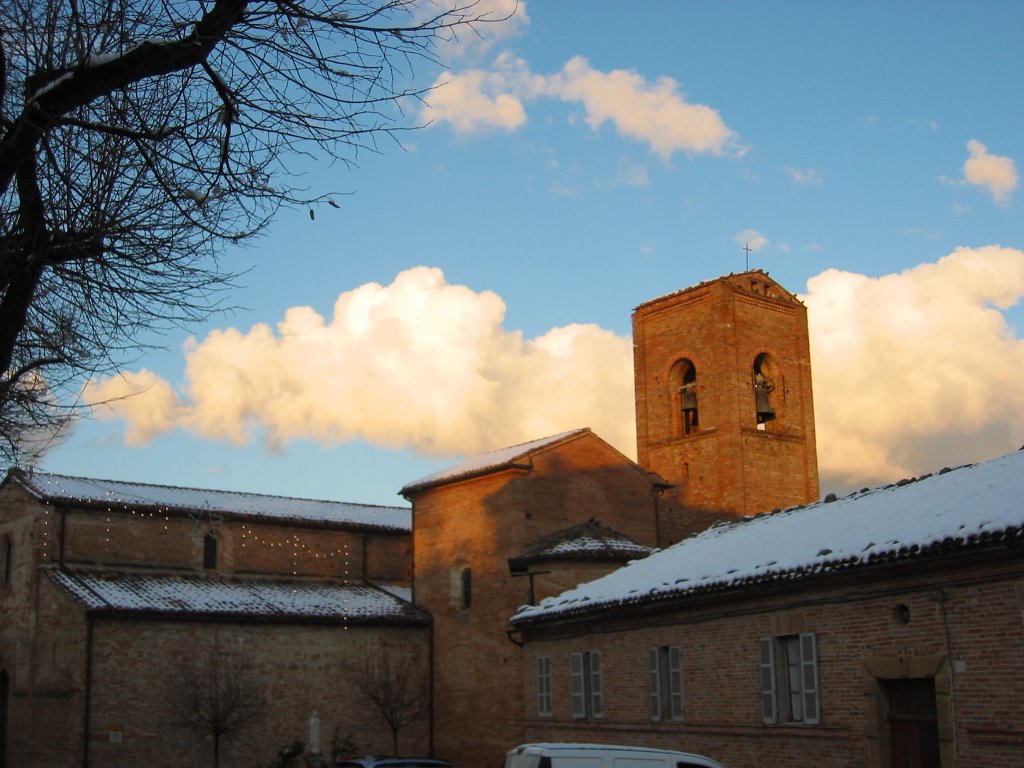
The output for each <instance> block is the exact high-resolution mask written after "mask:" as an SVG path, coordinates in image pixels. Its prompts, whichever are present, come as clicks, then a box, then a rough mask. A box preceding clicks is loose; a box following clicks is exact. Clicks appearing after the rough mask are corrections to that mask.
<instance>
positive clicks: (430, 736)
mask: <svg viewBox="0 0 1024 768" xmlns="http://www.w3.org/2000/svg"><path fill="white" fill-rule="evenodd" d="M429 643H430V653H429V654H427V658H428V659H430V670H429V675H430V706H429V707H428V708H427V709H428V712H427V740H428V743H427V754H428V755H430V756H431V757H433V755H434V711H435V710H436V709H437V701H436V700H435V698H436V697H435V694H434V669H435V666H436V665H435V664H434V621H433V618H431V621H430V635H429ZM86 768H88V766H86Z"/></svg>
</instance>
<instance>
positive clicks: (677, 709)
mask: <svg viewBox="0 0 1024 768" xmlns="http://www.w3.org/2000/svg"><path fill="white" fill-rule="evenodd" d="M647 666H648V676H649V679H650V704H651V720H654V721H659V720H669V719H671V720H682V719H683V649H682V647H680V646H678V645H666V646H662V647H660V648H651V649H649V650H648V655H647Z"/></svg>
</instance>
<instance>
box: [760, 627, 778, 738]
mask: <svg viewBox="0 0 1024 768" xmlns="http://www.w3.org/2000/svg"><path fill="white" fill-rule="evenodd" d="M759 645H760V652H761V719H762V720H764V722H765V723H768V724H769V725H771V724H773V723H776V722H778V713H777V711H776V706H775V639H774V638H771V637H762V638H761V640H760V641H759Z"/></svg>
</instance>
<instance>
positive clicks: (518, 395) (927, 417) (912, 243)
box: [40, 0, 1024, 504]
mask: <svg viewBox="0 0 1024 768" xmlns="http://www.w3.org/2000/svg"><path fill="white" fill-rule="evenodd" d="M493 4H495V5H496V6H500V5H501V4H502V3H501V0H493ZM629 8H630V7H629V6H626V5H623V4H621V3H614V4H613V3H605V2H557V3H552V2H548V3H540V2H528V3H520V6H519V11H518V12H517V14H516V15H515V16H514V17H513V19H512V20H511V21H509V22H506V23H503V24H501V25H492V26H489V27H487V28H485V29H484V30H482V34H483V35H484V38H483V39H482V40H478V39H476V38H474V37H472V36H467V37H465V39H464V40H463V41H462V42H461V44H460V45H450V46H445V47H444V48H443V49H442V51H441V53H442V56H443V58H444V61H445V63H446V65H447V69H446V70H445V71H443V72H442V71H438V70H430V69H425V68H421V69H420V70H419V71H418V73H417V74H418V77H419V79H420V81H421V83H422V84H424V85H429V84H431V83H437V85H438V87H437V89H436V90H435V91H434V92H433V94H432V95H431V96H430V97H429V98H428V102H429V103H428V106H427V107H423V106H422V105H420V104H416V103H411V104H409V105H407V106H406V120H407V122H409V123H417V122H424V123H425V122H428V121H429V126H428V127H426V128H423V129H422V130H417V131H412V132H410V133H408V134H406V135H405V136H404V137H403V143H404V146H403V147H399V146H397V145H394V144H391V143H389V142H388V141H386V140H385V141H384V142H383V143H382V144H381V145H380V152H379V153H377V154H374V153H372V152H362V153H360V155H359V156H358V158H357V163H358V166H357V167H356V168H354V169H348V168H344V167H341V166H340V165H336V166H334V167H329V166H327V165H326V164H323V163H312V164H309V167H308V171H306V173H307V175H306V177H305V180H306V182H307V183H308V185H309V186H310V187H311V188H312V189H315V190H319V191H332V190H333V191H337V192H341V193H347V192H351V193H353V194H350V195H344V196H339V197H338V198H336V199H337V200H338V202H339V203H340V206H341V207H340V208H339V209H338V210H334V209H331V210H327V209H324V210H323V211H321V212H320V214H319V215H318V216H317V219H316V221H310V219H309V217H308V215H307V213H306V212H305V211H285V212H283V213H282V214H281V215H280V216H279V217H278V219H277V220H276V222H275V224H274V226H273V227H272V228H271V229H270V231H269V233H268V234H267V235H266V236H265V237H263V238H262V239H261V240H259V241H258V242H257V243H255V244H254V245H253V246H251V247H249V248H243V249H234V250H231V251H229V252H228V253H227V254H226V255H225V259H224V264H225V266H226V267H227V268H229V269H237V270H239V271H241V270H248V271H247V272H246V274H245V275H244V276H243V277H242V278H241V279H240V281H239V283H240V286H239V288H238V289H237V291H235V293H234V294H233V295H232V297H231V300H232V302H233V303H235V304H237V305H239V306H240V307H242V308H244V309H240V310H238V311H236V312H234V313H232V314H230V315H228V316H220V317H215V318H213V319H212V320H211V321H210V322H209V323H207V324H206V325H204V326H202V327H197V328H194V329H191V332H190V333H186V332H181V333H178V334H169V335H167V336H165V337H163V338H161V339H157V340H156V341H157V343H159V344H161V345H163V346H164V347H165V349H164V350H162V351H159V350H158V351H155V352H153V353H152V354H147V356H146V357H145V358H143V359H140V360H138V361H137V362H136V363H134V364H132V365H129V366H126V368H125V371H124V373H125V377H124V378H117V379H110V380H106V379H104V380H98V381H96V382H94V384H93V387H92V388H91V389H89V390H87V395H92V396H96V395H97V394H100V395H103V396H109V395H111V394H122V393H124V392H127V391H142V394H140V395H139V396H138V397H135V398H131V399H129V400H124V401H119V403H118V406H117V408H116V411H112V410H111V409H109V408H104V409H99V410H98V411H97V413H96V418H94V419H92V420H88V421H83V422H80V423H79V424H78V425H77V426H76V427H75V429H74V431H73V433H72V434H71V436H70V437H69V438H68V439H67V440H65V441H64V442H63V443H62V444H61V445H58V446H55V447H52V448H51V449H50V450H49V451H48V452H47V453H46V454H45V455H44V456H43V458H42V459H41V462H40V463H41V466H42V467H43V468H44V469H47V470H50V471H54V472H61V473H68V474H77V475H87V476H94V477H105V478H113V479H123V480H135V481H144V482H156V483H167V484H172V485H187V486H197V487H215V488H225V489H231V490H244V491H253V492H263V493H272V494H282V495H295V496H306V497H315V498H330V499H344V500H349V501H357V502H367V503H382V504H393V503H401V499H400V497H398V496H397V495H396V494H397V492H398V490H399V489H400V488H401V486H402V485H403V484H404V483H406V482H409V481H411V480H414V479H416V478H418V477H420V476H422V475H426V474H429V473H431V472H433V471H436V470H437V469H439V468H441V467H443V466H446V465H448V464H450V463H453V462H455V461H457V460H458V459H459V458H460V457H462V456H464V455H467V454H472V453H475V452H479V451H482V450H488V449H491V448H498V447H502V446H504V445H507V444H511V443H515V442H520V441H524V440H529V439H534V438H538V437H543V436H545V435H547V434H553V433H555V432H559V431H562V430H564V429H570V428H575V427H580V426H590V427H592V428H593V429H594V430H595V431H596V432H597V433H598V434H600V435H601V436H603V437H605V438H606V439H608V440H609V441H610V442H612V443H613V444H614V445H616V447H618V448H619V449H620V450H622V451H623V452H625V453H627V454H630V455H631V454H632V452H633V450H634V446H633V445H632V441H631V438H630V435H631V434H632V429H633V425H632V418H633V413H632V380H631V359H630V345H631V342H630V339H629V334H630V312H631V310H632V309H633V307H635V306H636V305H637V304H639V303H641V302H643V301H645V300H647V299H650V298H653V297H656V296H659V295H661V294H664V293H668V292H670V291H674V290H677V289H680V288H684V287H686V286H689V285H692V284H694V283H697V282H700V281H702V280H707V279H711V278H714V277H716V276H719V275H721V274H726V273H729V272H738V271H742V270H743V269H744V268H745V254H744V251H743V250H742V248H741V247H742V245H743V244H745V243H746V244H749V245H750V247H751V248H752V249H753V250H752V252H751V253H750V255H749V265H750V267H751V268H761V269H765V270H767V271H768V272H769V273H770V274H771V275H772V276H773V277H774V278H776V279H777V280H778V281H779V282H781V283H782V284H783V285H784V286H786V287H787V288H789V289H790V290H791V291H793V292H794V293H797V294H798V295H800V296H801V297H802V298H803V299H804V300H805V302H806V303H807V305H808V308H809V314H810V318H811V321H810V322H811V334H812V357H813V361H812V362H813V365H814V375H815V405H816V411H817V421H818V437H819V440H818V454H819V462H820V464H821V468H822V492H823V493H824V492H827V491H829V490H834V489H843V488H850V487H861V486H863V485H870V484H876V483H879V482H883V481H888V480H893V479H898V478H899V477H902V476H905V475H907V474H918V473H921V472H926V471H930V470H933V469H938V468H940V467H942V466H944V465H952V464H958V463H963V462H967V461H975V460H979V459H984V458H989V457H991V456H995V455H999V454H1002V453H1007V452H1009V451H1011V450H1014V449H1016V448H1018V447H1020V445H1021V444H1022V443H1024V394H1022V392H1024V388H1022V387H1020V385H1019V380H1020V379H1021V377H1022V374H1024V341H1022V340H1021V328H1022V326H1024V312H1022V310H1021V307H1020V299H1021V297H1022V296H1024V217H1022V215H1021V212H1022V201H1024V190H1022V189H1021V187H1020V180H1019V174H1020V172H1021V167H1022V165H1024V97H1022V95H1021V90H1020V86H1019V83H1020V80H1021V78H1022V77H1024V46H1021V45H1020V33H1021V30H1022V29H1024V5H1021V4H1020V3H1018V2H1011V0H1005V1H1004V2H997V1H995V0H989V1H986V0H982V1H981V2H976V3H971V4H967V3H961V2H900V3H890V2H860V3H822V2H785V1H783V2H776V3H763V2H720V3H713V2H649V3H643V4H638V5H637V6H636V7H635V10H632V11H630V10H629ZM296 162H297V163H298V161H296ZM296 168H297V169H301V168H302V166H301V165H296ZM339 297H341V298H340V299H339ZM336 302H339V304H338V308H339V309H340V313H339V314H337V315H335V303H336Z"/></svg>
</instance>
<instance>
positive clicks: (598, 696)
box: [588, 651, 604, 717]
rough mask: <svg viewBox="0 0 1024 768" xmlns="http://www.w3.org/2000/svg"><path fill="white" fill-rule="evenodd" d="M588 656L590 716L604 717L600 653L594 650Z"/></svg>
mask: <svg viewBox="0 0 1024 768" xmlns="http://www.w3.org/2000/svg"><path fill="white" fill-rule="evenodd" d="M588 655H589V657H590V713H589V714H590V716H591V717H604V697H603V693H602V691H601V654H600V653H597V652H596V651H593V652H591V653H590V654H588Z"/></svg>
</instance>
